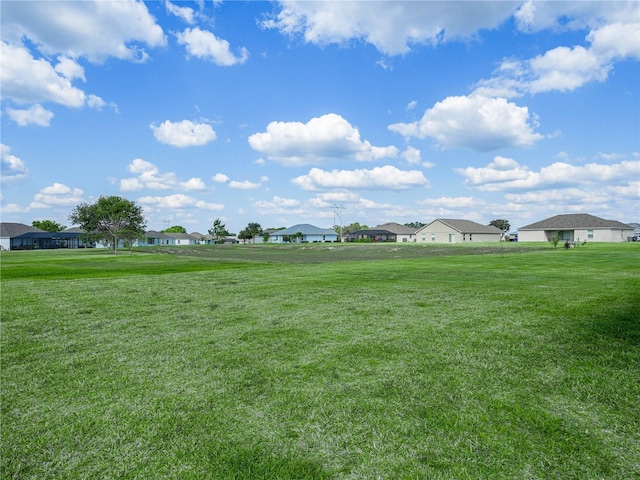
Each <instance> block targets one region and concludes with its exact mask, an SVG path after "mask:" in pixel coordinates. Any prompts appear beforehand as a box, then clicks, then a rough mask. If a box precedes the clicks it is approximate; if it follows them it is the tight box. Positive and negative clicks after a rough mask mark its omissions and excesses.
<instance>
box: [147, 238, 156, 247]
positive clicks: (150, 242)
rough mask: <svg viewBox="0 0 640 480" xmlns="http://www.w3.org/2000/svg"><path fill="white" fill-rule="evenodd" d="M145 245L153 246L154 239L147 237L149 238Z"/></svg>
mask: <svg viewBox="0 0 640 480" xmlns="http://www.w3.org/2000/svg"><path fill="white" fill-rule="evenodd" d="M147 243H148V244H149V245H154V244H155V243H156V239H155V238H151V237H149V238H147Z"/></svg>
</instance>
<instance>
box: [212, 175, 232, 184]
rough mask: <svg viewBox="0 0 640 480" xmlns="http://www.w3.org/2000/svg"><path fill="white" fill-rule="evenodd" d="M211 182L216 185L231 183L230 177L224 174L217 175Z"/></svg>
mask: <svg viewBox="0 0 640 480" xmlns="http://www.w3.org/2000/svg"><path fill="white" fill-rule="evenodd" d="M211 180H213V181H214V182H216V183H227V182H228V181H229V177H228V176H226V175H225V174H224V173H216V174H215V175H214V176H213V177H211Z"/></svg>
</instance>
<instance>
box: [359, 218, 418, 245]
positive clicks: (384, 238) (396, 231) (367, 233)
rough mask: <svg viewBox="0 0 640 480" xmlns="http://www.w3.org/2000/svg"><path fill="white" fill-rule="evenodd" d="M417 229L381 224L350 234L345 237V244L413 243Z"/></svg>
mask: <svg viewBox="0 0 640 480" xmlns="http://www.w3.org/2000/svg"><path fill="white" fill-rule="evenodd" d="M416 230H417V228H413V227H407V226H406V225H400V224H399V223H395V222H389V223H383V224H382V225H378V226H377V227H373V228H365V229H361V230H356V231H355V232H351V233H350V234H349V235H347V236H346V240H347V242H354V241H357V240H369V239H370V240H372V241H374V242H415V241H416Z"/></svg>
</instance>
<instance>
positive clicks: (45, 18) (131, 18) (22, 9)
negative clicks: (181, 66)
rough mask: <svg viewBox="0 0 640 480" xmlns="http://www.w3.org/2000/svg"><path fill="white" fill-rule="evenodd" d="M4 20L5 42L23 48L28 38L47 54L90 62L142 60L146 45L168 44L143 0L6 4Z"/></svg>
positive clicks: (3, 13)
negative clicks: (82, 58) (109, 59)
mask: <svg viewBox="0 0 640 480" xmlns="http://www.w3.org/2000/svg"><path fill="white" fill-rule="evenodd" d="M1 22H2V23H1V26H2V38H3V39H4V40H6V41H9V42H12V43H15V44H20V43H21V42H22V39H23V38H25V37H26V38H28V39H29V40H31V42H32V43H33V44H34V45H37V46H38V50H40V51H41V52H42V53H44V54H46V55H49V56H53V55H57V54H63V55H64V56H65V57H67V58H79V57H86V58H88V59H89V60H90V61H92V62H102V61H104V60H105V59H106V58H108V57H115V58H119V59H122V60H131V61H144V60H146V59H147V58H148V54H147V53H146V51H145V50H144V46H148V47H160V46H164V45H166V37H165V35H164V32H163V31H162V28H161V27H160V26H159V25H158V24H157V23H156V21H155V19H154V18H153V16H152V15H151V14H150V13H149V11H148V10H147V7H146V5H145V4H144V3H143V2H100V1H97V2H6V4H5V3H3V5H2V20H1ZM3 55H4V53H3Z"/></svg>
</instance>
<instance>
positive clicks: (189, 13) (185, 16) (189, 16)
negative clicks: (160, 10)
mask: <svg viewBox="0 0 640 480" xmlns="http://www.w3.org/2000/svg"><path fill="white" fill-rule="evenodd" d="M164 6H165V8H166V9H167V12H169V13H170V14H171V15H175V16H176V17H179V18H181V19H182V20H184V21H185V22H187V23H188V24H189V25H192V24H193V22H194V20H193V15H194V11H193V8H189V7H179V6H178V5H175V4H173V3H171V2H169V1H168V0H167V1H165V2H164Z"/></svg>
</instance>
